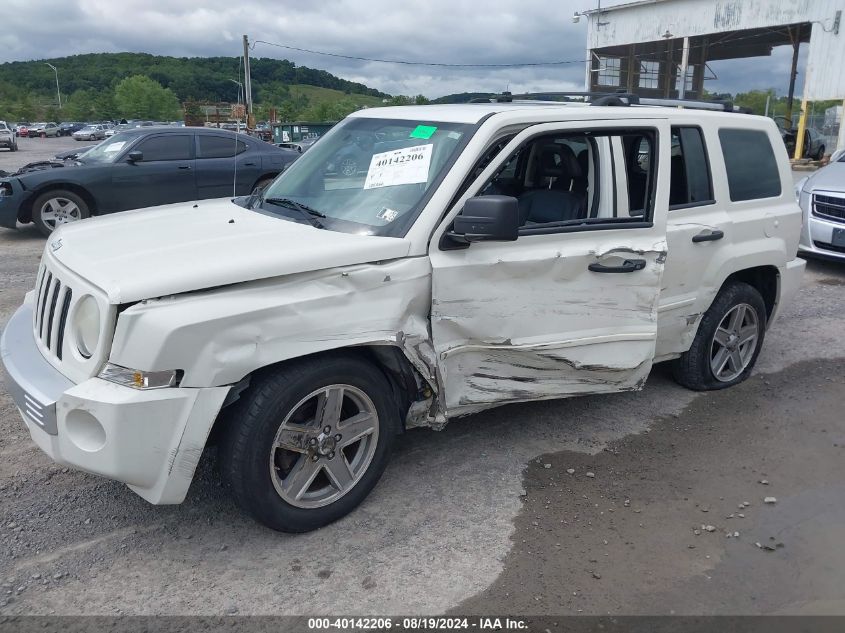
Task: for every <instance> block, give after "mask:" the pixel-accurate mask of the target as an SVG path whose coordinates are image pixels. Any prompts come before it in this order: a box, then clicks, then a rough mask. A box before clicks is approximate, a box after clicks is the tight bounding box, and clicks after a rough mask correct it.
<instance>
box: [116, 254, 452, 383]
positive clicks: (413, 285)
mask: <svg viewBox="0 0 845 633" xmlns="http://www.w3.org/2000/svg"><path fill="white" fill-rule="evenodd" d="M430 302H431V266H430V264H429V261H428V258H427V257H417V258H407V259H400V260H394V261H389V262H384V263H374V264H360V265H354V266H345V267H342V268H332V269H328V270H322V271H317V272H311V273H302V274H296V275H288V276H285V277H281V278H276V279H269V280H262V281H256V282H251V283H247V284H239V285H237V286H229V287H224V288H218V289H214V290H208V291H203V292H195V293H189V294H183V295H179V296H177V297H165V298H162V299H157V300H151V301H143V302H141V303H138V304H136V305H134V306H132V307H130V308H128V309H127V310H125V311H124V312H123V313H121V315H120V317H119V318H118V322H117V330H116V333H115V339H114V346H113V348H112V352H111V358H110V360H111V362H113V363H116V364H118V365H123V366H125V367H132V368H136V369H145V370H156V369H182V370H183V371H184V372H185V375H184V378H183V380H182V386H184V387H209V386H220V385H227V384H233V383H236V382H238V381H239V380H241V379H243V378H244V377H245V376H247V375H249V374H250V373H251V372H253V371H255V370H256V369H259V368H261V367H266V366H268V365H272V364H274V363H278V362H281V361H284V360H289V359H292V358H297V357H301V356H305V355H309V354H315V353H319V352H323V351H328V350H334V349H338V348H342V347H350V346H354V345H366V344H383V345H397V346H399V347H400V348H401V349H402V350H403V352H404V353H405V355H406V357H407V358H408V360H409V361H410V362H411V363H412V364H413V365H414V367H415V368H416V369H417V371H418V372H419V373H420V375H421V376H422V378H423V379H425V380H427V381H429V382H430V384H431V386H432V388H434V389H436V384H435V381H434V378H433V377H434V375H435V374H434V367H433V358H434V356H433V352H432V350H431V337H430V333H429V326H428V323H429V321H428V315H429V309H430ZM151 341H156V344H155V345H154V346H151V345H149V342H151Z"/></svg>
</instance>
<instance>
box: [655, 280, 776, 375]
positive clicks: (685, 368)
mask: <svg viewBox="0 0 845 633" xmlns="http://www.w3.org/2000/svg"><path fill="white" fill-rule="evenodd" d="M766 318H767V317H766V304H765V302H764V301H763V297H762V296H760V293H759V292H758V291H757V289H756V288H754V287H753V286H750V285H749V284H747V283H743V282H731V283H729V284H727V285H725V286H724V287H723V288H722V289H721V290H720V291H719V294H717V295H716V299H715V300H714V301H713V304H712V305H711V306H710V308H709V309H708V310H707V312H705V313H704V316H703V317H702V318H701V323H699V325H698V332H696V335H695V339H693V342H692V345H691V346H690V348H689V350H688V351H686V352H685V353H684V354H682V355H681V357H680V358H678V359H677V360H676V361H675V362H674V364H673V367H672V371H673V375H674V377H675V380H676V381H677V382H678V383H679V384H681V385H683V386H684V387H687V388H689V389H693V390H695V391H710V390H715V389H724V388H726V387H732V386H733V385H736V384H738V383H740V382H742V381H743V380H745V379H746V378H748V376H749V375H750V374H751V370H752V369H753V368H754V364H755V363H756V362H757V356H758V355H759V354H760V349H761V348H762V346H763V338H764V336H765V333H766ZM717 371H718V373H717Z"/></svg>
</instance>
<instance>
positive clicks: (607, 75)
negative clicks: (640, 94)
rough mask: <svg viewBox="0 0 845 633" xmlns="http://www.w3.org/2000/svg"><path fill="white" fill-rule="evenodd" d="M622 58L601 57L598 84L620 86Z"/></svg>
mask: <svg viewBox="0 0 845 633" xmlns="http://www.w3.org/2000/svg"><path fill="white" fill-rule="evenodd" d="M621 68H622V60H621V59H619V58H618V57H599V72H598V75H599V76H598V85H600V86H618V85H619V78H620V74H621Z"/></svg>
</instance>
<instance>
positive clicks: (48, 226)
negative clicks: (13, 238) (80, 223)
mask: <svg viewBox="0 0 845 633" xmlns="http://www.w3.org/2000/svg"><path fill="white" fill-rule="evenodd" d="M88 217H91V210H90V209H89V208H88V204H87V203H86V202H85V200H83V199H82V198H80V197H79V196H78V195H77V194H75V193H73V192H72V191H67V190H65V189H53V190H51V191H47V192H45V193H42V194H41V195H40V196H38V197H37V198H36V199H35V202H33V203H32V222H33V224H35V226H37V227H38V230H39V231H41V233H42V234H44V235H45V236H49V235H50V234H51V233H52V232H53V231H55V230H56V228H58V227H59V226H61V225H62V224H68V223H70V222H76V221H77V220H84V219H85V218H88Z"/></svg>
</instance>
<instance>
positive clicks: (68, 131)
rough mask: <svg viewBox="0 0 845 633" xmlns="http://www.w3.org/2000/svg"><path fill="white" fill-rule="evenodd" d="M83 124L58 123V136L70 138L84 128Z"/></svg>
mask: <svg viewBox="0 0 845 633" xmlns="http://www.w3.org/2000/svg"><path fill="white" fill-rule="evenodd" d="M85 125H86V124H85V123H73V122H70V121H66V122H64V123H59V136H71V135H72V134H73V133H74V132H78V131H79V130H81V129H82V128H84V127H85Z"/></svg>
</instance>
